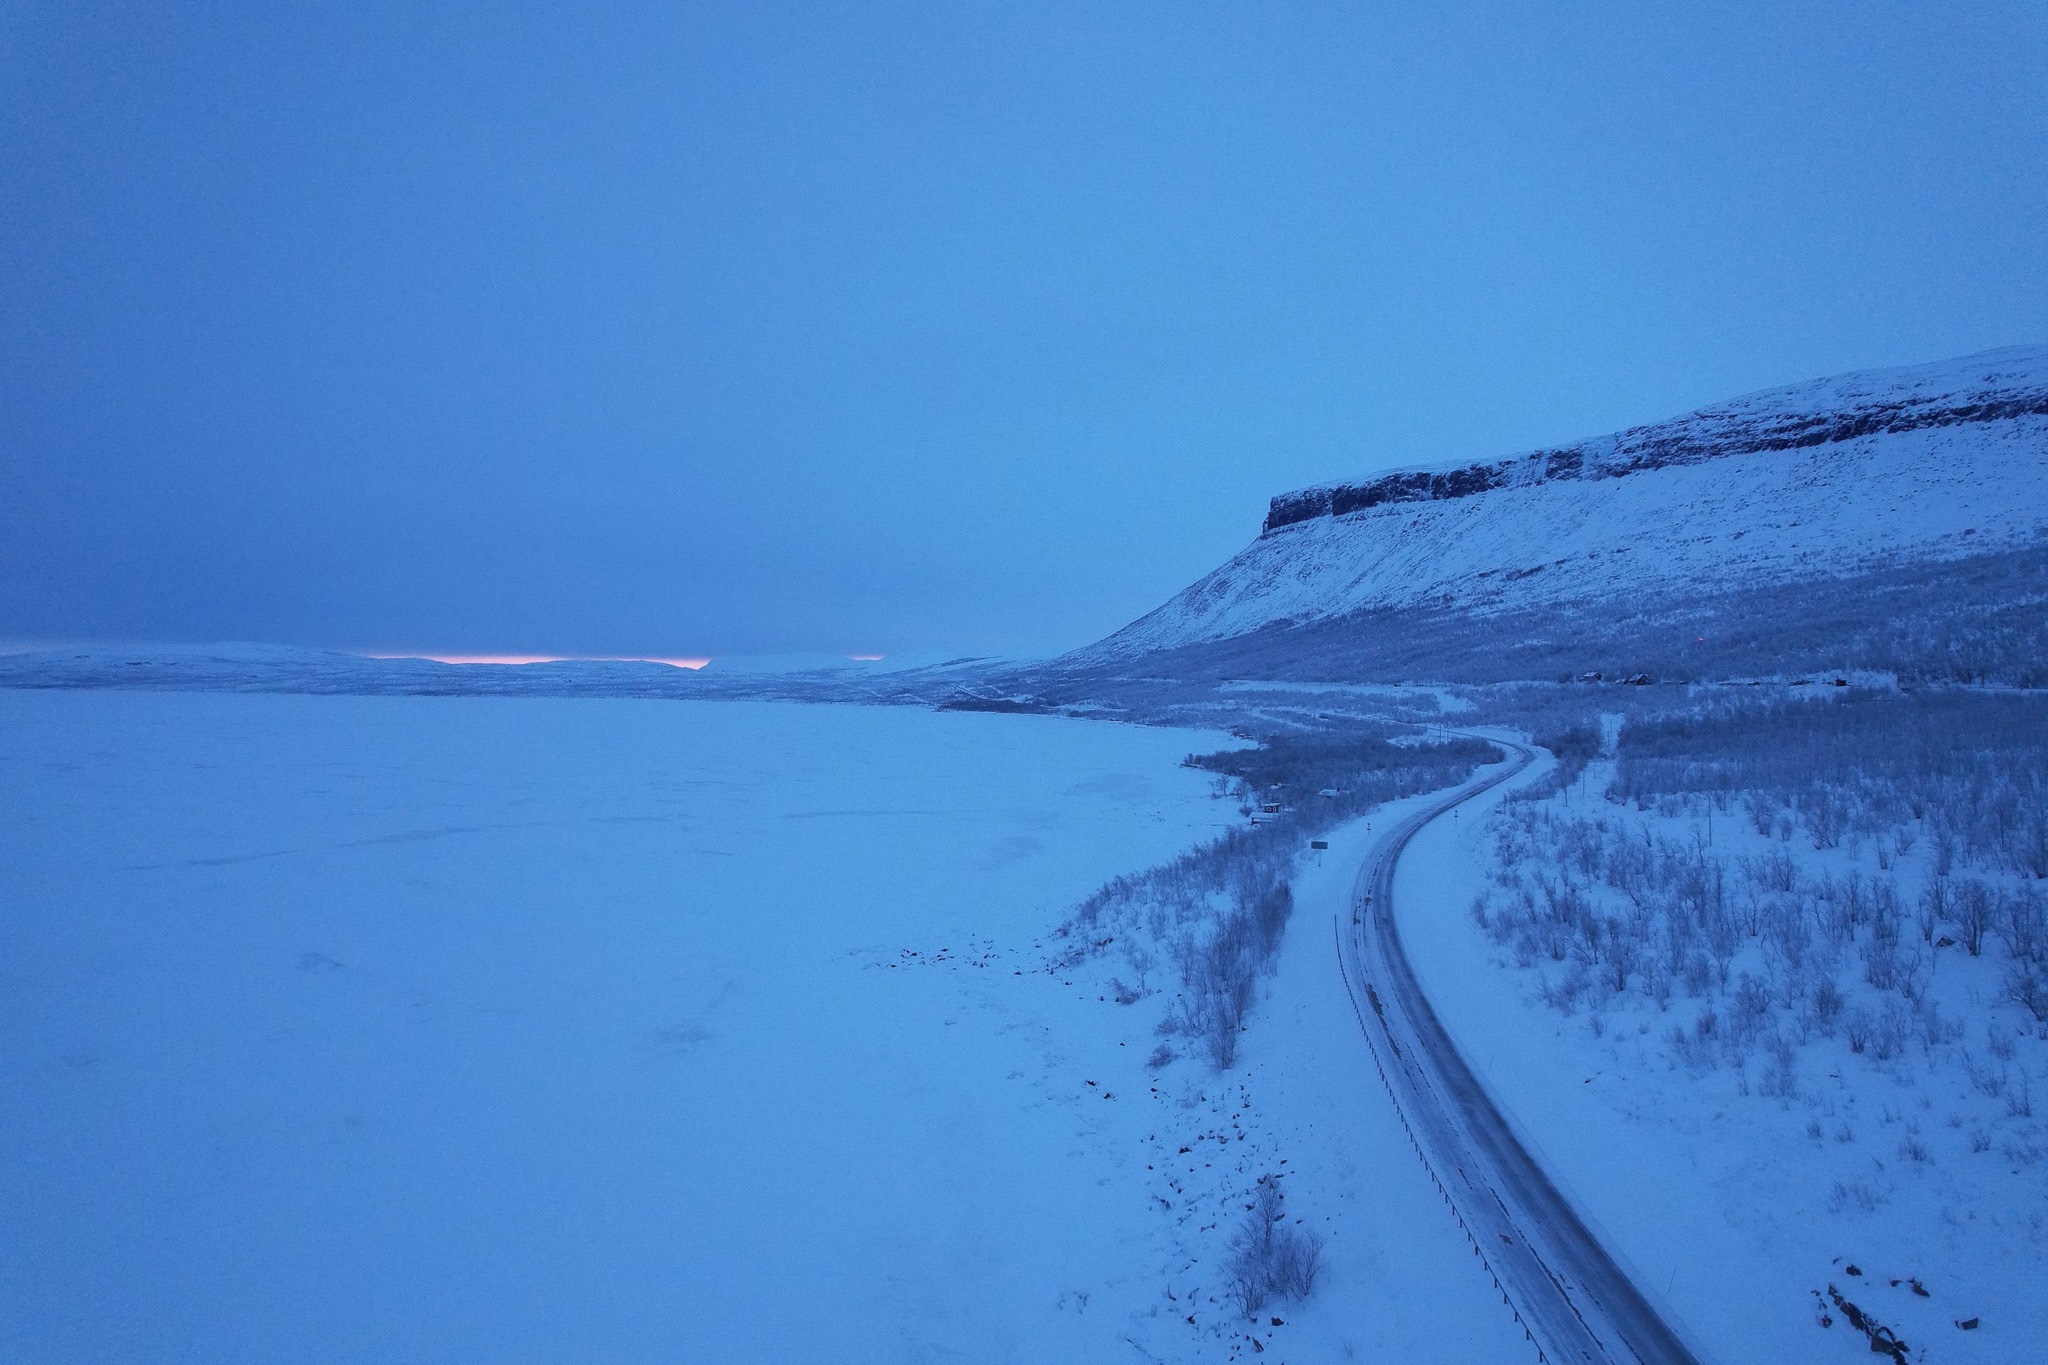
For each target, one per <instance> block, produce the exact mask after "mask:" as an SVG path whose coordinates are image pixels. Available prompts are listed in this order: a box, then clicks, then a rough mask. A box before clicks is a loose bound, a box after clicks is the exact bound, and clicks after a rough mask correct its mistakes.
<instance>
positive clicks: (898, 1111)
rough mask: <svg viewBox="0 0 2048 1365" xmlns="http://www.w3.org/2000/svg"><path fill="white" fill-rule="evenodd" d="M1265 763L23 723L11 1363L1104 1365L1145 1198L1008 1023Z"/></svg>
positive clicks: (64, 701) (4, 741)
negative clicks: (940, 1364)
mask: <svg viewBox="0 0 2048 1365" xmlns="http://www.w3.org/2000/svg"><path fill="white" fill-rule="evenodd" d="M1228 742H1229V741H1228V740H1227V739H1225V738H1224V737H1222V736H1214V735H1197V734H1191V733H1189V732H1187V731H1166V730H1148V729H1142V728H1137V727H1130V726H1118V725H1105V724H1090V723H1085V722H1076V721H1066V720H1059V719H1051V718H1044V717H1021V716H988V715H960V714H935V713H932V712H928V711H921V710H911V709H863V708H841V707H822V706H820V707H804V706H794V705H773V704H733V703H684V702H635V701H596V700H591V701H548V700H505V699H475V698H468V699H465V698H314V697H291V696H256V695H247V696H243V695H222V694H202V693H124V692H22V691H13V692H0V971H4V973H5V977H4V984H0V1070H4V1074H5V1076H6V1078H7V1081H6V1085H5V1087H4V1090H0V1106H4V1110H0V1206H4V1207H0V1221H4V1225H5V1227H6V1236H5V1238H4V1239H0V1319H4V1320H5V1321H6V1322H7V1324H8V1327H7V1331H8V1334H9V1336H10V1338H11V1344H10V1346H9V1348H8V1350H9V1354H10V1355H12V1356H13V1357H14V1358H16V1359H24V1360H27V1359H38V1360H60V1359H61V1360H71V1361H86V1360H91V1361H151V1362H165V1361H179V1360H193V1361H201V1360H204V1361H217V1360H228V1359H243V1360H257V1359H269V1360H294V1361H325V1360H332V1361H361V1360H378V1361H437V1362H439V1361H451V1360H492V1361H517V1360H531V1361H551V1362H552V1361H565V1360H592V1361H596V1360H603V1361H629V1360H681V1359H698V1360H718V1359H724V1360H740V1359H777V1360H783V1359H786V1360H828V1359H830V1360H844V1359H906V1360H914V1359H941V1358H963V1359H968V1358H971V1359H975V1360H977V1361H1002V1360H1017V1361H1025V1360H1047V1359H1067V1358H1071V1359H1088V1358H1091V1357H1092V1358H1101V1355H1100V1352H1101V1351H1102V1349H1103V1348H1104V1346H1105V1345H1106V1344H1107V1343H1106V1340H1105V1339H1104V1338H1103V1337H1102V1335H1101V1332H1100V1331H1099V1330H1098V1329H1097V1328H1095V1327H1094V1326H1092V1325H1091V1320H1090V1318H1089V1316H1088V1314H1087V1313H1086V1311H1085V1308H1086V1304H1087V1297H1086V1295H1085V1293H1084V1294H1083V1295H1082V1297H1081V1298H1080V1300H1079V1301H1078V1302H1076V1301H1075V1300H1074V1298H1073V1293H1074V1291H1075V1290H1076V1288H1077V1287H1079V1286H1086V1285H1090V1284H1101V1283H1104V1282H1108V1281H1112V1280H1114V1279H1116V1278H1117V1277H1119V1276H1121V1275H1123V1274H1124V1273H1125V1272H1124V1270H1123V1269H1122V1268H1120V1261H1121V1260H1122V1258H1123V1257H1124V1255H1125V1254H1126V1253H1125V1250H1124V1249H1123V1248H1121V1247H1120V1246H1119V1245H1118V1244H1117V1243H1118V1238H1117V1237H1116V1236H1114V1235H1109V1234H1107V1233H1105V1232H1104V1231H1103V1229H1104V1228H1114V1227H1118V1226H1122V1227H1126V1228H1133V1227H1138V1226H1140V1225H1141V1224H1142V1222H1143V1220H1144V1219H1146V1218H1147V1217H1149V1216H1150V1215H1149V1213H1148V1211H1147V1208H1146V1203H1145V1197H1144V1195H1143V1193H1142V1191H1141V1190H1139V1189H1138V1188H1136V1185H1135V1183H1134V1184H1133V1187H1132V1188H1131V1189H1130V1190H1129V1191H1128V1193H1126V1192H1124V1191H1123V1190H1121V1189H1120V1188H1116V1187H1114V1186H1113V1184H1112V1182H1110V1181H1108V1180H1107V1178H1106V1176H1105V1172H1106V1171H1110V1170H1114V1169H1116V1168H1117V1165H1118V1163H1119V1162H1121V1161H1123V1160H1125V1158H1124V1157H1123V1156H1121V1155H1120V1154H1118V1153H1115V1152H1111V1151H1109V1150H1108V1149H1107V1147H1106V1145H1105V1144H1107V1143H1109V1142H1110V1140H1111V1139H1110V1137H1109V1136H1108V1135H1106V1134H1105V1133H1104V1132H1102V1131H1099V1129H1098V1127H1097V1126H1095V1125H1094V1123H1093V1121H1092V1120H1091V1119H1090V1117H1089V1115H1090V1114H1091V1113H1092V1112H1093V1111H1089V1110H1085V1109H1083V1108H1081V1107H1080V1106H1081V1103H1082V1102H1081V1101H1080V1100H1078V1099H1073V1098H1070V1097H1069V1096H1067V1095H1066V1093H1065V1092H1064V1090H1062V1089H1061V1088H1060V1086H1059V1085H1058V1084H1055V1083H1054V1082H1052V1081H1050V1080H1048V1077H1049V1076H1053V1075H1056V1074H1057V1073H1058V1071H1059V1065H1060V1062H1061V1055H1060V1049H1061V1048H1063V1047H1066V1046H1069V1045H1071V1043H1072V1040H1071V1039H1069V1038H1065V1037H1062V1036H1061V1031H1056V1030H1052V1029H1050V1028H1049V1027H1048V1026H1047V1024H1046V1022H1045V1019H1044V1017H1043V1016H1042V1015H1041V1014H1038V1013H1034V1012H1033V1008H1032V1007H1031V1004H1030V1002H1032V1001H1034V1000H1040V999H1042V998H1043V997H1044V995H1045V992H1046V991H1047V990H1057V988H1058V986H1059V984H1060V983H1056V982H1053V981H1051V980H1050V979H1046V978H1041V980H1043V981H1044V982H1045V984H1044V986H1043V987H1042V988H1041V987H1037V986H1032V987H1031V988H1030V989H1029V990H1027V991H1024V992H1022V993H1020V992H1018V991H1017V990H1015V989H1006V990H1005V991H1003V992H997V991H994V990H991V989H989V987H990V986H991V984H992V978H993V976H994V975H995V974H996V973H1000V974H1001V975H1002V976H1004V977H1006V978H1009V977H1010V976H1011V973H1012V972H1014V971H1019V970H1024V971H1028V970H1029V968H1030V966H1031V962H1030V960H1029V954H1028V950H1029V948H1030V945H1031V942H1032V941H1033V940H1034V939H1035V938H1038V937H1039V936H1041V935H1043V934H1044V933H1045V931H1046V930H1048V929H1049V928H1050V927H1051V926H1052V925H1054V924H1055V923H1057V922H1058V921H1059V920H1060V919H1061V918H1062V917H1063V916H1064V914H1065V913H1066V910H1067V909H1068V907H1069V906H1070V905H1071V904H1072V903H1073V902H1074V901H1075V900H1077V899H1079V898H1080V897H1081V896H1083V895H1085V894H1086V893H1087V892H1088V891H1090V890H1091V889H1092V888H1093V887H1094V886H1096V885H1097V884H1098V883H1100V882H1101V881H1102V880H1103V879H1104V878H1106V877H1108V876H1110V875H1112V874H1114V873H1117V872H1119V871H1126V870H1132V869H1137V868H1142V867H1145V866H1148V865H1150V864H1153V863H1157V862H1160V861H1162V860H1164V859H1166V858H1168V857H1171V856H1172V855H1173V854H1174V853H1176V852H1177V851H1179V850H1180V849H1182V848H1184V847H1186V846H1188V845H1189V844H1191V843H1193V842H1196V841H1197V840H1199V839H1201V838H1204V837H1207V836H1208V835H1210V834H1211V833H1213V832H1214V830H1215V829H1216V828H1217V827H1219V826H1220V825H1221V824H1222V823H1223V822H1224V821H1226V820H1227V819H1228V818H1229V816H1230V813H1229V812H1228V811H1227V810H1226V809H1225V808H1224V803H1221V802H1216V801H1213V800H1211V799H1209V797H1208V780H1207V777H1206V775H1204V774H1200V773H1196V772H1191V771H1185V770H1182V769H1180V768H1178V767H1177V766H1176V765H1177V763H1178V761H1179V759H1180V758H1181V756H1182V755H1184V754H1185V753H1187V752H1189V751H1190V749H1203V748H1215V747H1220V746H1221V745H1223V744H1227V743H1228ZM907 953H915V954H917V956H916V957H915V958H912V957H909V956H906V954H907ZM934 958H936V959H940V961H939V962H938V965H936V966H932V967H929V968H926V967H920V966H917V965H914V964H916V963H921V962H926V961H930V960H932V959H934ZM976 962H982V963H984V964H985V965H980V966H977V965H974V964H975V963H976ZM890 964H899V965H890ZM1012 979H1014V978H1012ZM1097 1031H1099V1029H1098V1030H1097ZM1093 1041H1094V1044H1095V1045H1099V1046H1104V1047H1109V1048H1112V1049H1113V1048H1114V1047H1115V1046H1117V1043H1118V1042H1119V1041H1120V1040H1115V1039H1106V1038H1105V1039H1100V1040H1093ZM1138 1042H1139V1040H1138V1039H1137V1038H1136V1037H1134V1038H1133V1039H1132V1040H1131V1046H1132V1047H1133V1048H1135V1047H1137V1046H1138ZM1126 1204H1128V1207H1126V1206H1125V1205H1126ZM1102 1327H1103V1328H1105V1329H1106V1328H1107V1327H1108V1324H1107V1323H1104V1324H1102Z"/></svg>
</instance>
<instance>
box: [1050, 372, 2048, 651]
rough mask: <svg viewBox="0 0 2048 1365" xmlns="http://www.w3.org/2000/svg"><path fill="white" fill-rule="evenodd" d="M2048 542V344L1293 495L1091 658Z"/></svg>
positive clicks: (1755, 582)
mask: <svg viewBox="0 0 2048 1365" xmlns="http://www.w3.org/2000/svg"><path fill="white" fill-rule="evenodd" d="M2044 528H2048V347H2018V348H2012V349H2007V350H2000V351H1988V352H1985V353H1983V354H1980V355H1975V356H1970V357H1966V358H1964V359H1960V360H1951V361H1944V362H1940V363H1937V364H1932V365H1923V366H1915V367H1912V368H1908V369H1897V370H1873V371H1867V372H1863V373H1859V374H1851V375H1844V376H1839V377H1836V378H1832V379H1823V380H1816V381H1813V382H1811V383H1806V384H1800V385H1795V386H1793V387H1790V388H1784V389H1774V390H1770V391H1768V392H1764V393H1758V394H1752V395H1749V396H1748V397H1744V398H1737V399H1734V400H1731V401H1729V402H1726V403H1722V404H1719V405H1717V406H1714V407H1710V408H1704V409H1701V410H1700V411H1698V412H1695V413H1692V414H1689V415H1687V416H1684V417H1680V418H1676V419H1674V420H1672V421H1669V422H1663V423H1659V424H1657V425H1654V426H1646V427H1637V428H1633V429H1631V430H1629V431H1624V432H1619V433H1617V434H1614V435H1611V436H1603V437H1599V438H1597V439H1594V440H1589V441H1584V442H1581V443H1579V444H1578V445H1575V446H1570V447H1567V448H1564V449H1560V450H1540V451H1535V452H1532V453H1530V454H1526V455H1520V456H1515V457H1512V458H1509V459H1504V460H1499V461H1494V462H1491V463H1487V464H1479V465H1472V466H1468V467H1465V468H1461V469H1443V470H1426V469H1424V470H1403V471H1398V472H1395V473H1391V474H1387V475H1384V476H1381V477H1379V478H1376V479H1373V480H1371V481H1370V482H1366V483H1358V484H1335V485H1328V486H1324V487H1320V488H1313V489H1307V490H1304V491H1301V492H1297V493H1289V494H1285V495H1282V496H1281V497H1277V498H1275V499H1273V503H1272V510H1271V512H1270V514H1269V516H1268V518H1267V522H1266V529H1265V530H1264V532H1263V533H1262V534H1261V535H1260V537H1259V539H1258V540H1257V541H1255V542H1254V543H1253V544H1252V545H1250V546H1249V547H1247V548H1246V549H1245V550H1244V551H1243V552H1242V553H1240V554H1238V555H1237V556H1236V557H1235V558H1233V559H1231V560H1230V561H1229V562H1228V563H1226V564H1224V565H1223V566H1222V567H1221V568H1218V569H1217V570H1215V571H1214V572H1213V573H1211V574H1209V575H1208V576H1207V577H1205V578H1203V579H1201V580H1200V581H1199V582H1197V583H1195V584H1193V585H1192V586H1190V587H1188V588H1187V589H1185V590H1184V591H1182V592H1181V593H1180V594H1179V595H1178V596H1176V597H1175V598H1173V600H1171V601H1170V602H1168V603H1166V604H1165V605H1164V606H1162V607H1160V608H1159V609H1157V610H1156V611H1154V612H1152V613H1150V614H1149V615H1147V616H1145V617H1143V618H1141V619H1140V620H1138V621H1136V622H1134V623H1133V624H1131V625H1129V626H1127V627H1125V628H1124V629H1123V630H1121V631H1119V632H1117V633H1116V634H1115V635H1112V636H1110V637H1109V638H1108V639H1107V640H1104V641H1102V642H1101V643H1100V644H1097V645H1095V646H1092V647H1090V649H1088V650H1086V651H1083V655H1082V658H1084V659H1090V660H1102V661H1107V660H1111V659H1115V658H1118V657H1126V656H1130V655H1135V654H1140V653H1146V652H1150V651H1153V650H1159V649H1170V648H1177V647H1180V646H1185V645H1191V644H1200V643H1204V642H1209V641H1216V640H1224V639H1229V638H1231V637H1234V636H1240V635H1245V634H1249V633H1250V632H1253V631H1256V630H1259V629H1261V628H1263V627H1266V626H1270V625H1275V624H1286V625H1299V624H1304V623H1307V622H1313V621H1322V620H1328V619H1331V618H1335V617H1341V616H1345V615H1348V614H1350V613H1353V612H1359V611H1366V610H1375V609H1390V608H1391V609H1401V608H1432V609H1440V608H1447V607H1448V608H1454V609H1458V610H1462V611H1469V612H1473V613H1477V614H1489V613H1495V612H1501V611H1508V610H1519V609H1527V608H1531V607H1543V606H1548V605H1552V604H1561V603H1566V602H1573V603H1585V602H1591V601H1598V600H1600V599H1621V598H1627V599H1631V600H1640V599H1642V598H1643V597H1645V596H1650V595H1661V594H1669V593H1699V592H1711V591H1715V590H1718V589H1722V588H1729V589H1736V588H1752V587H1757V586H1760V585H1764V584H1770V583H1784V582H1793V581H1799V580H1804V579H1817V578H1823V577H1832V576H1835V575H1839V574H1844V573H1852V572H1857V571H1861V570H1865V569H1870V568H1872V567H1876V566H1880V565H1883V564H1886V563H1890V562H1895V561H1899V560H1927V559H1937V560H1938V559H1952V558H1962V557H1965V556H1970V555H1976V554H1980V553H1985V552H1991V551H1996V550H2004V549H2013V548H2018V547H2022V546H2027V545H2032V544H2035V543H2036V538H2037V537H2038V536H2040V535H2042V534H2043V532H2044Z"/></svg>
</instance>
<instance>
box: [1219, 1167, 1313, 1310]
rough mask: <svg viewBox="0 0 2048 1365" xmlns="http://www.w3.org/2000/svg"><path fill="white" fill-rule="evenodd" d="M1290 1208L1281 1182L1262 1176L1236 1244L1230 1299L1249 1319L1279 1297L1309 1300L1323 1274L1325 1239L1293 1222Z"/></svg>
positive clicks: (1232, 1265)
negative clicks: (1289, 1217) (1287, 1209)
mask: <svg viewBox="0 0 2048 1365" xmlns="http://www.w3.org/2000/svg"><path fill="white" fill-rule="evenodd" d="M1286 1203H1287V1196H1286V1194H1285V1193H1284V1192H1283V1191H1282V1190H1281V1188H1280V1182H1279V1180H1278V1179H1276V1178H1275V1177H1273V1176H1270V1175H1266V1176H1260V1177H1259V1183H1258V1185H1257V1186H1256V1187H1255V1188H1254V1189H1253V1191H1252V1205H1251V1208H1250V1209H1249V1210H1248V1211H1247V1212H1246V1214H1245V1220H1244V1224H1243V1226H1242V1227H1240V1228H1239V1229H1238V1232H1237V1236H1236V1237H1235V1238H1234V1239H1233V1241H1232V1246H1231V1256H1230V1279H1229V1290H1230V1297H1231V1300H1232V1302H1234V1303H1235V1304H1236V1305H1237V1307H1238V1310H1239V1311H1240V1312H1242V1313H1243V1314H1244V1315H1245V1316H1246V1317H1250V1316H1251V1315H1252V1314H1253V1313H1256V1312H1258V1311H1259V1309H1261V1308H1262V1307H1264V1306H1265V1305H1266V1304H1267V1303H1268V1302H1270V1301H1271V1300H1272V1299H1273V1298H1274V1297H1276V1296H1278V1295H1283V1294H1284V1295H1286V1296H1287V1297H1288V1298H1292V1299H1305V1298H1307V1297H1308V1296H1309V1294H1310V1292H1311V1291H1312V1290H1314V1289H1315V1285H1316V1277H1317V1276H1318V1275H1319V1274H1320V1273H1321V1272H1322V1266H1323V1239H1322V1237H1321V1236H1320V1235H1319V1234H1317V1233H1316V1232H1314V1231H1312V1230H1311V1229H1308V1228H1304V1227H1299V1226H1294V1225H1290V1224H1289V1223H1287V1222H1286Z"/></svg>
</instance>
